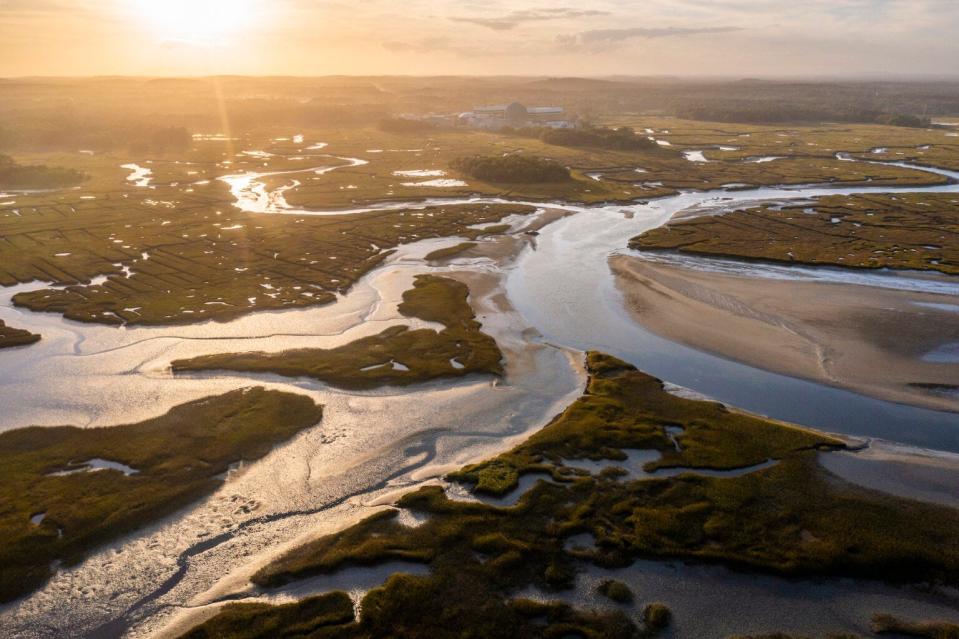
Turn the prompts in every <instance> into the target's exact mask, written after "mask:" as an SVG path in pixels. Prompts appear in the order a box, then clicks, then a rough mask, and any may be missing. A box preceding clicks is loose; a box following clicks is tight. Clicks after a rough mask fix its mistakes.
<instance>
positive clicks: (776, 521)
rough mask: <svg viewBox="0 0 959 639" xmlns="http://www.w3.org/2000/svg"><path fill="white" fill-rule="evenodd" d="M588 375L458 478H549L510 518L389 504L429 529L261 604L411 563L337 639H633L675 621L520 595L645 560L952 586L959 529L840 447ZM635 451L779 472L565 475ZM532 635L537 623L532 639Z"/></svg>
mask: <svg viewBox="0 0 959 639" xmlns="http://www.w3.org/2000/svg"><path fill="white" fill-rule="evenodd" d="M587 368H588V372H589V375H590V379H589V383H588V386H587V390H586V393H585V394H584V395H583V396H582V398H580V399H579V400H577V402H575V403H574V404H573V405H572V406H571V407H570V408H568V409H567V410H566V411H564V412H563V413H562V414H561V415H559V416H558V417H557V418H556V419H554V420H553V421H552V422H551V423H550V424H549V425H548V426H546V427H545V428H544V429H543V430H542V431H540V432H539V433H537V434H536V435H534V436H533V437H532V438H530V440H528V441H527V442H525V443H524V444H521V445H520V446H518V447H517V448H515V449H514V450H513V451H511V452H509V453H506V454H504V455H501V456H499V457H497V458H495V459H493V460H490V461H489V462H485V463H483V464H477V465H474V466H470V467H467V468H466V469H464V470H462V471H460V472H458V473H454V474H453V475H451V478H452V479H453V480H456V481H465V482H468V483H472V484H474V485H475V486H476V489H480V487H481V486H482V488H483V490H485V491H487V492H493V493H497V494H501V493H504V492H506V491H508V490H509V489H510V487H514V486H515V484H516V477H517V476H519V475H520V474H523V473H528V472H541V473H546V476H547V477H549V478H550V480H549V481H539V482H538V483H537V484H535V485H534V486H533V487H532V488H530V489H529V490H528V491H527V492H526V493H525V494H523V495H522V496H521V497H520V498H519V500H518V502H517V503H516V505H515V506H511V507H495V506H490V505H487V504H485V503H482V502H470V501H455V500H451V499H450V498H449V497H448V496H447V494H446V493H445V491H444V490H443V488H442V487H440V486H427V487H424V488H421V489H419V490H417V491H415V492H413V493H410V494H407V495H405V496H404V497H402V498H401V499H400V500H399V501H398V502H397V504H396V507H397V508H398V509H409V510H413V511H415V512H416V513H418V514H419V515H420V516H421V517H420V518H421V519H425V520H424V522H423V523H422V524H420V525H419V526H417V527H415V528H409V527H406V526H403V525H401V524H400V523H399V521H398V520H397V513H398V511H397V510H386V511H382V512H379V513H377V514H375V515H373V516H371V517H369V518H367V519H366V520H364V521H362V522H360V523H359V524H357V525H355V526H352V527H350V528H348V529H346V530H344V531H342V532H339V533H336V534H333V535H328V536H326V537H322V538H320V539H317V540H315V541H313V542H310V543H307V544H305V545H304V546H301V547H300V548H297V549H295V550H293V551H290V552H289V553H287V554H286V555H284V556H283V557H281V558H280V559H279V560H277V561H275V562H274V563H272V564H269V565H267V566H266V567H264V568H262V569H261V570H259V571H258V572H257V573H256V574H255V575H254V576H253V581H254V582H255V583H256V584H258V585H260V586H262V587H267V588H269V587H274V586H279V585H282V584H286V583H289V582H292V581H296V580H299V579H303V578H305V577H309V576H313V575H318V574H326V573H331V572H335V571H337V570H341V569H345V568H349V567H353V566H370V565H377V564H381V563H384V562H388V561H396V560H402V561H411V562H418V563H424V564H427V565H429V567H430V569H431V572H430V575H428V576H425V577H412V576H409V575H394V576H393V577H392V578H391V579H390V580H388V581H387V582H386V584H384V585H383V586H382V587H381V588H378V589H375V590H373V591H371V592H370V593H369V594H368V595H367V596H366V597H365V598H364V600H363V603H362V609H363V618H362V619H361V620H360V621H359V622H358V623H354V624H348V625H347V626H345V627H344V630H343V632H344V634H343V635H341V636H346V637H354V636H361V637H367V636H379V634H377V633H383V632H387V629H391V631H392V633H393V634H395V635H396V636H404V637H432V636H436V637H453V636H461V635H460V634H457V631H456V630H454V628H455V629H463V628H467V629H471V630H473V631H474V632H473V633H472V634H471V635H470V636H475V637H514V636H531V637H558V636H564V633H570V634H576V633H579V634H578V636H587V637H594V636H608V637H621V636H622V637H634V638H635V637H651V636H655V635H656V634H657V633H658V632H661V631H662V629H663V628H664V627H665V626H666V624H668V622H669V619H670V617H671V615H670V613H669V610H668V608H667V607H666V606H665V605H663V604H659V603H652V604H648V605H646V606H644V607H643V608H642V609H641V611H638V612H635V613H634V614H633V615H632V618H627V617H625V616H621V615H620V613H622V612H623V611H616V612H613V613H608V614H596V613H583V612H579V611H577V610H575V609H571V608H563V609H562V610H561V611H549V612H546V611H544V609H543V608H542V605H541V604H534V603H532V602H529V601H526V600H517V599H514V598H512V593H515V592H517V591H520V590H522V589H523V588H526V587H529V586H533V587H536V588H539V589H542V590H544V591H547V592H549V591H555V590H561V589H566V588H570V587H571V586H572V585H573V583H574V578H575V575H576V572H577V569H578V565H580V564H581V563H583V562H589V563H593V564H595V565H597V566H600V567H604V568H616V567H623V566H627V565H629V564H630V563H632V562H633V561H634V560H636V559H637V558H641V557H652V558H656V557H662V558H667V557H674V558H675V557H679V558H688V559H698V560H703V561H714V562H722V563H726V564H729V565H733V566H736V567H739V568H741V569H752V570H758V571H763V572H771V573H776V574H781V575H855V576H860V577H873V578H877V579H884V580H890V581H908V580H922V581H943V582H946V583H956V581H957V579H959V539H957V536H956V534H955V531H956V530H959V514H957V513H956V512H955V511H953V510H950V509H947V508H942V507H938V506H931V505H926V504H922V503H919V502H911V501H906V500H902V499H898V498H893V497H888V496H885V495H882V494H880V493H876V492H872V491H869V490H865V489H861V488H858V487H855V486H852V485H850V484H847V483H845V482H843V481H841V480H839V479H838V478H836V477H834V476H831V475H829V474H828V473H826V472H825V471H824V470H823V469H822V468H821V467H820V466H819V464H818V463H817V461H816V457H817V455H820V454H829V453H828V452H822V451H828V450H830V449H832V448H836V447H841V446H842V444H841V443H840V442H838V441H837V440H835V439H833V438H831V437H828V436H826V435H822V434H819V433H814V432H811V431H806V430H803V429H800V428H796V427H791V426H788V425H785V424H782V423H778V422H773V421H769V420H764V419H761V418H758V417H750V416H745V415H740V414H735V413H731V412H729V411H727V410H726V409H724V408H723V407H721V406H720V405H718V404H715V403H712V402H703V401H695V400H688V399H681V398H678V397H675V396H673V395H670V394H669V393H667V392H666V391H665V390H663V387H662V384H661V382H659V380H656V379H655V378H652V377H649V376H648V375H645V374H643V373H641V372H639V371H637V370H636V369H635V368H633V367H632V366H629V365H628V364H626V363H624V362H622V361H619V360H617V359H615V358H613V357H609V356H606V355H602V354H599V353H589V354H588V356H587ZM679 424H681V425H683V426H684V427H685V430H684V432H683V434H682V436H681V437H680V438H679V442H680V450H679V451H675V450H674V449H672V446H671V442H669V440H668V438H667V437H666V433H665V428H666V427H667V426H671V427H675V426H677V425H679ZM635 447H653V448H658V449H660V450H663V451H665V452H664V459H663V460H662V461H661V462H659V463H658V464H657V465H662V464H666V465H668V464H680V463H681V464H683V465H684V466H689V467H691V468H696V467H708V468H722V467H739V466H742V465H744V464H751V463H754V462H756V461H759V460H765V459H776V460H778V463H777V464H776V465H774V466H772V467H767V468H765V469H763V470H759V471H755V472H752V473H749V474H745V475H736V476H729V477H707V476H703V475H696V474H695V473H694V472H691V473H687V474H683V475H680V476H676V477H671V478H664V479H648V478H643V479H629V478H628V477H627V476H625V475H623V474H622V473H616V472H605V471H604V472H599V473H597V474H595V475H591V474H588V473H586V472H584V471H578V470H575V469H572V468H569V467H567V466H565V465H564V462H565V461H568V460H576V459H582V458H584V457H589V458H592V459H609V460H611V461H615V460H617V459H621V458H622V457H623V456H624V455H625V453H624V449H629V448H635ZM671 449H672V452H670V450H671ZM423 516H425V518H424V517H423ZM583 533H589V534H590V535H592V537H593V539H594V540H595V544H594V547H593V548H592V549H580V548H573V549H568V548H567V545H566V541H567V540H568V539H569V538H570V537H571V536H573V535H578V534H583ZM607 589H609V588H607ZM559 612H561V614H559ZM531 619H541V620H543V619H545V621H540V622H539V625H532V626H531V625H529V624H530V620H531ZM456 620H461V621H459V622H457V621H456ZM351 633H352V634H351ZM517 633H518V634H517ZM387 634H389V632H387Z"/></svg>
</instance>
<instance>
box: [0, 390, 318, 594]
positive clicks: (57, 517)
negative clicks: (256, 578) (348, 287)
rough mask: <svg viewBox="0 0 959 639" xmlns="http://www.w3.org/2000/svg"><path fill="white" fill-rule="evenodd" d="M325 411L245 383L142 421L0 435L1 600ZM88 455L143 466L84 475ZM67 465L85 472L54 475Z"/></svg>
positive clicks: (194, 492)
mask: <svg viewBox="0 0 959 639" xmlns="http://www.w3.org/2000/svg"><path fill="white" fill-rule="evenodd" d="M321 416H322V411H321V409H320V407H319V406H317V405H315V404H314V403H313V401H312V400H310V399H309V398H307V397H303V396H300V395H292V394H289V393H281V392H278V391H267V390H264V389H263V388H248V389H244V390H238V391H233V392H231V393H227V394H225V395H218V396H214V397H208V398H205V399H201V400H197V401H194V402H190V403H188V404H182V405H180V406H177V407H175V408H173V409H171V410H170V411H169V412H168V413H167V414H165V415H163V416H161V417H157V418H154V419H150V420H147V421H144V422H140V423H137V424H130V425H125V426H113V427H109V428H75V427H72V426H59V427H30V428H23V429H18V430H12V431H7V432H4V433H0V538H2V539H3V540H4V541H3V544H0V565H2V566H3V571H2V573H0V574H2V576H0V601H9V600H11V599H13V598H16V597H19V596H21V595H25V594H27V593H29V592H30V591H32V590H33V589H35V588H37V587H39V586H40V585H42V584H43V583H44V581H46V579H47V578H48V577H49V575H50V571H51V564H52V563H54V562H63V563H65V564H67V565H70V564H74V563H76V562H78V561H80V560H81V559H82V558H83V557H84V556H85V555H86V553H87V552H89V551H90V550H92V549H94V548H96V547H97V546H100V545H102V544H104V543H107V542H109V541H110V540H112V539H116V538H117V537H119V536H121V535H123V534H125V533H128V532H130V531H132V530H135V529H137V528H139V527H141V526H143V525H145V524H147V523H149V522H151V521H155V520H156V519H157V518H159V517H161V516H163V515H165V514H168V513H170V512H172V511H173V510H175V509H176V508H179V507H181V506H183V505H185V504H187V503H189V502H191V501H194V500H196V499H198V498H200V497H202V496H203V495H206V494H209V493H211V492H212V491H214V490H215V489H216V488H217V487H218V486H220V485H221V480H220V479H218V478H217V475H220V474H221V473H223V472H225V471H226V470H227V469H228V467H229V465H230V464H231V463H233V462H236V461H239V460H247V461H252V460H256V459H259V458H260V457H263V456H264V455H266V454H267V453H268V452H269V451H270V450H271V448H272V447H273V446H275V445H276V444H278V443H280V442H283V441H285V440H287V439H289V438H290V437H292V436H293V435H294V434H296V433H297V432H299V431H301V430H303V429H306V428H309V427H311V426H313V425H314V424H316V423H317V422H318V421H319V420H320V418H321ZM92 459H105V460H108V461H111V462H118V463H121V464H125V465H126V466H129V467H131V468H133V469H135V470H136V471H137V472H136V473H133V474H129V475H127V474H124V473H122V472H120V471H117V470H100V471H97V472H82V468H83V464H84V462H86V461H89V460H92ZM66 471H80V472H73V473H70V474H55V473H63V472H66ZM40 514H43V515H44V517H43V519H42V521H41V522H40V523H39V524H34V523H32V522H31V518H32V517H34V516H35V515H40Z"/></svg>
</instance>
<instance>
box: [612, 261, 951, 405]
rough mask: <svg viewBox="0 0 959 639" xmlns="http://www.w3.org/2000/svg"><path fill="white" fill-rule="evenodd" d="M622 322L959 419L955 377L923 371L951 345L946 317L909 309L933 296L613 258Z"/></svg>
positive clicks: (939, 366) (941, 366) (945, 365)
mask: <svg viewBox="0 0 959 639" xmlns="http://www.w3.org/2000/svg"><path fill="white" fill-rule="evenodd" d="M609 263H610V268H611V269H612V271H613V273H614V275H615V278H616V286H617V288H618V289H619V291H620V292H621V293H622V294H623V296H624V300H625V303H626V306H627V310H628V312H629V314H630V315H631V316H632V317H633V318H634V319H635V320H636V321H638V322H639V323H640V324H642V325H643V326H644V327H645V328H647V329H648V330H650V331H652V332H654V333H656V334H658V335H661V336H663V337H665V338H667V339H670V340H672V341H676V342H679V343H682V344H684V345H686V346H690V347H692V348H696V349H699V350H703V351H706V352H710V353H714V354H717V355H719V356H721V357H725V358H727V359H731V360H734V361H738V362H741V363H744V364H747V365H749V366H753V367H756V368H760V369H763V370H768V371H772V372H774V373H779V374H784V375H789V376H792V377H798V378H803V379H808V380H811V381H814V382H817V383H823V384H827V385H830V386H835V387H839V388H844V389H847V390H852V391H855V392H858V393H861V394H864V395H868V396H872V397H876V398H879V399H882V400H886V401H892V402H898V403H903V404H908V405H913V406H920V407H923V408H929V409H933V410H940V411H950V412H959V395H956V394H950V393H948V392H944V393H941V394H935V393H932V392H927V391H926V390H924V387H925V388H930V387H938V388H943V389H947V390H948V389H949V388H950V387H951V388H956V387H959V367H957V366H955V364H952V363H949V362H935V361H923V359H922V358H923V357H924V356H928V355H929V354H930V353H933V352H935V351H936V349H937V348H941V347H944V346H947V345H949V344H951V343H954V342H959V325H957V323H956V322H955V321H954V319H955V317H954V314H950V313H948V312H947V311H941V310H937V309H935V308H932V307H920V306H917V305H916V304H915V302H917V301H918V302H920V303H936V302H942V301H943V296H941V295H932V294H922V293H912V292H903V291H896V290H888V289H878V288H874V287H862V286H855V285H847V284H835V283H828V284H826V283H817V282H795V281H780V280H763V281H762V286H757V285H756V281H755V280H754V279H750V278H744V277H738V276H732V275H723V274H717V273H705V272H700V271H696V270H692V269H687V268H682V267H676V266H669V265H664V264H658V263H651V262H646V261H644V260H642V259H641V258H636V257H631V256H615V257H613V258H611V259H610V262H609Z"/></svg>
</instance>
